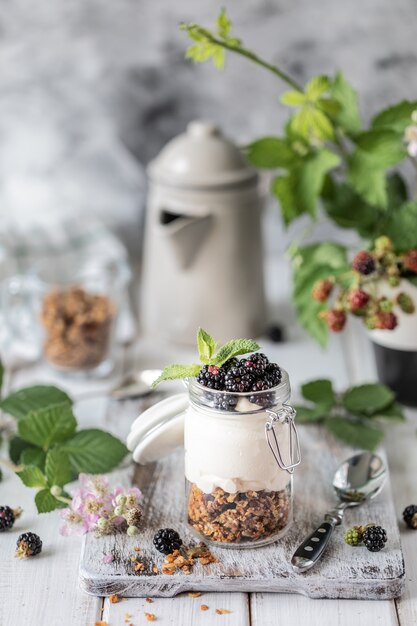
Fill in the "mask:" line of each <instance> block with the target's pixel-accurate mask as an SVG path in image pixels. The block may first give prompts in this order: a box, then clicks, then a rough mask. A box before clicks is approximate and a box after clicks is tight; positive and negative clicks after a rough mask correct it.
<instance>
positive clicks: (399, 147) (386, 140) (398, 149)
mask: <svg viewBox="0 0 417 626" xmlns="http://www.w3.org/2000/svg"><path fill="white" fill-rule="evenodd" d="M355 142H356V145H357V147H358V149H360V150H362V151H363V152H365V153H366V154H367V155H368V156H369V157H372V163H373V166H374V167H379V168H382V169H386V168H388V167H392V166H393V165H397V163H399V162H400V161H402V160H403V159H404V158H405V157H406V156H407V150H406V148H405V146H404V143H403V142H402V141H401V138H399V137H398V134H397V133H396V132H394V131H392V130H388V129H380V130H369V131H367V132H365V133H361V134H360V135H357V136H356V138H355Z"/></svg>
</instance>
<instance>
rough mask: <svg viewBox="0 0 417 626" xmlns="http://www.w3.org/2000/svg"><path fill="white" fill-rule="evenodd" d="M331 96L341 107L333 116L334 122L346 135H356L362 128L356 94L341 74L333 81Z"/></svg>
mask: <svg viewBox="0 0 417 626" xmlns="http://www.w3.org/2000/svg"><path fill="white" fill-rule="evenodd" d="M331 94H332V97H333V98H335V100H337V101H338V102H339V104H340V105H341V110H340V111H339V113H337V114H336V116H335V117H336V122H337V123H338V124H339V126H341V128H342V129H343V130H344V131H345V132H346V133H347V134H348V135H350V136H354V135H356V134H357V133H359V132H360V130H361V128H362V122H361V118H360V114H359V108H358V94H357V92H356V91H355V90H354V89H353V87H352V86H351V85H350V84H349V83H348V82H347V80H346V79H345V78H344V76H343V74H341V72H338V73H337V74H336V76H335V78H334V80H333V85H332V88H331Z"/></svg>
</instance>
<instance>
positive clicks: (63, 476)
mask: <svg viewBox="0 0 417 626" xmlns="http://www.w3.org/2000/svg"><path fill="white" fill-rule="evenodd" d="M45 474H46V478H47V479H48V484H49V486H50V487H52V486H53V485H58V486H59V487H63V486H64V485H66V484H67V483H69V482H70V481H71V479H72V476H73V475H72V469H71V464H70V460H69V457H68V454H67V453H66V452H64V451H63V450H62V449H61V448H53V449H52V450H49V452H48V454H47V455H46V461H45Z"/></svg>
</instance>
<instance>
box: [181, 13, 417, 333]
mask: <svg viewBox="0 0 417 626" xmlns="http://www.w3.org/2000/svg"><path fill="white" fill-rule="evenodd" d="M181 29H182V30H184V31H185V32H186V33H187V34H188V35H189V37H190V38H191V40H192V45H191V46H190V47H189V48H188V50H187V52H186V56H187V57H188V58H190V59H192V60H193V61H194V62H202V61H207V60H209V59H211V60H212V61H213V62H214V65H215V66H216V67H217V68H219V69H222V68H223V67H224V64H225V53H226V52H227V51H229V52H233V53H235V54H238V55H240V56H242V57H244V58H245V59H247V60H249V61H251V62H253V63H255V64H257V65H259V66H261V67H263V68H264V69H266V70H267V71H269V72H270V73H271V74H272V75H273V76H274V78H276V79H279V80H280V81H281V82H283V83H285V84H286V85H287V86H288V87H289V88H290V89H289V90H287V91H285V92H284V93H283V94H282V96H281V103H282V104H283V105H285V106H287V107H289V109H290V111H291V112H290V115H289V117H288V120H287V122H286V124H285V127H284V129H283V133H282V134H281V135H276V136H275V135H274V136H272V135H271V136H267V137H262V138H260V139H257V140H256V141H254V142H253V143H251V144H250V145H248V146H246V148H245V153H246V157H247V159H248V160H249V162H250V163H252V164H253V165H254V166H255V167H258V168H265V169H270V170H277V174H276V176H275V178H274V179H273V181H272V185H271V192H272V194H273V195H274V196H275V197H276V198H277V200H278V202H279V205H280V207H281V213H282V217H283V220H284V223H285V224H286V225H288V224H290V223H291V222H293V221H295V220H296V219H298V218H299V217H300V216H303V215H308V216H310V217H311V218H312V219H313V220H315V219H316V217H317V213H318V208H319V207H321V208H322V210H323V211H324V212H325V214H326V215H327V217H328V218H329V219H330V220H332V221H333V222H335V223H336V224H337V225H338V226H340V227H341V228H348V229H353V230H355V231H356V232H357V233H358V234H359V236H360V237H361V238H363V239H365V241H366V242H373V241H374V240H375V239H376V238H377V237H379V236H381V235H386V236H387V237H389V238H390V239H391V241H392V242H393V245H394V248H395V251H396V252H397V253H398V254H399V253H403V252H407V251H408V250H411V249H416V248H417V229H416V228H415V227H414V226H413V225H415V223H416V220H417V199H416V197H415V196H411V194H410V193H409V190H408V189H407V186H406V183H405V181H404V179H403V177H402V176H401V174H400V173H399V172H393V170H392V168H393V167H395V166H398V165H400V164H401V163H402V162H403V161H405V160H409V161H411V162H412V164H413V166H414V168H416V167H417V161H416V157H417V126H415V125H414V126H413V125H412V123H413V122H414V124H416V123H417V112H416V109H417V101H412V102H410V101H406V100H404V101H401V102H399V103H397V104H394V105H393V106H390V107H388V108H386V109H383V110H382V111H380V112H379V113H377V114H376V115H375V116H374V117H373V118H372V120H371V122H370V124H369V125H368V126H367V127H364V124H363V122H362V119H361V116H360V112H359V105H358V96H357V93H356V91H355V90H354V88H353V87H352V86H351V85H350V84H349V82H348V81H347V80H346V78H345V77H344V76H343V74H342V73H341V72H337V73H336V74H335V75H334V76H325V75H319V76H314V77H313V78H311V80H309V81H308V82H307V83H306V84H305V85H300V84H299V83H298V82H297V81H295V80H294V79H293V78H292V77H291V76H290V75H289V74H287V73H286V72H285V71H284V70H282V68H280V67H279V66H277V65H275V64H272V63H269V62H268V61H265V60H264V59H262V58H261V57H259V56H258V55H257V54H256V53H254V52H253V51H252V50H250V49H248V48H246V47H245V45H244V44H243V42H242V40H241V39H239V38H237V37H235V36H233V35H232V24H231V21H230V19H229V17H228V16H227V14H226V12H225V10H224V9H223V10H222V11H221V12H220V15H219V16H218V18H217V22H216V27H215V30H210V29H207V28H205V27H203V26H201V25H199V24H195V23H190V24H181ZM291 254H292V258H293V276H294V302H295V306H296V310H297V313H298V318H299V321H300V323H301V324H302V325H303V326H304V327H305V328H306V329H307V331H308V332H309V333H310V334H311V335H312V336H313V337H315V339H317V341H319V343H320V344H321V345H325V344H326V341H327V338H328V328H327V326H326V323H325V321H324V320H323V319H322V318H321V317H320V315H318V313H320V311H321V310H323V307H322V306H321V305H320V303H317V302H316V301H314V300H313V299H312V298H311V291H312V289H313V287H314V284H315V283H316V281H317V280H318V279H320V278H322V277H324V276H326V275H329V274H335V273H336V274H341V275H342V274H344V273H346V272H348V271H349V270H350V267H349V262H348V250H347V249H346V248H345V247H344V246H341V245H337V244H334V243H331V242H325V243H319V244H314V245H311V246H305V247H302V246H294V247H293V248H292V249H291Z"/></svg>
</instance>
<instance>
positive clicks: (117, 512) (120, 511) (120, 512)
mask: <svg viewBox="0 0 417 626" xmlns="http://www.w3.org/2000/svg"><path fill="white" fill-rule="evenodd" d="M114 514H115V515H117V516H120V515H123V507H122V506H116V508H115V509H114Z"/></svg>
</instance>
